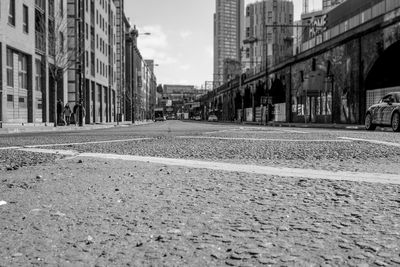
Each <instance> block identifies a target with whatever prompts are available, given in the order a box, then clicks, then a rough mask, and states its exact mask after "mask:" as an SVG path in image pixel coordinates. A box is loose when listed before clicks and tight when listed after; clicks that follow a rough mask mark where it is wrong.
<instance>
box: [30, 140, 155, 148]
mask: <svg viewBox="0 0 400 267" xmlns="http://www.w3.org/2000/svg"><path fill="white" fill-rule="evenodd" d="M144 140H152V138H133V139H121V140H106V141H93V142H82V143H65V144H46V145H29V146H24V147H26V148H39V147H54V146H74V145H91V144H105V143H122V142H131V141H144Z"/></svg>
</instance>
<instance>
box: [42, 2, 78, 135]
mask: <svg viewBox="0 0 400 267" xmlns="http://www.w3.org/2000/svg"><path fill="white" fill-rule="evenodd" d="M57 3H58V5H57V6H56V7H55V6H54V1H49V10H50V12H49V19H48V21H47V22H46V20H45V19H44V18H43V19H40V20H39V21H37V22H36V27H37V28H38V29H39V31H40V32H41V33H42V34H43V36H46V38H45V41H46V44H48V53H45V60H46V63H47V64H48V66H49V75H50V76H51V78H52V79H53V81H54V88H52V90H54V103H53V105H54V126H55V127H56V126H57V123H58V119H59V118H58V116H57V115H58V114H57V99H58V98H59V97H58V96H57V89H58V86H59V84H60V83H61V82H62V81H63V78H64V76H65V73H66V72H67V71H68V70H77V69H78V67H79V66H78V64H77V63H78V62H81V60H80V59H81V58H82V56H84V52H85V49H84V47H83V44H84V42H83V39H84V34H80V32H79V29H81V28H80V27H79V24H78V23H79V22H78V20H77V19H69V18H68V17H67V14H66V12H65V10H64V7H63V6H60V3H63V2H62V1H61V2H59V1H57ZM46 33H47V35H46ZM81 64H82V62H81ZM81 71H83V69H81ZM49 104H50V103H49ZM50 105H51V104H50Z"/></svg>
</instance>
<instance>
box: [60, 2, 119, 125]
mask: <svg viewBox="0 0 400 267" xmlns="http://www.w3.org/2000/svg"><path fill="white" fill-rule="evenodd" d="M67 5H68V9H67V12H68V27H69V29H71V31H70V32H69V35H68V39H69V41H68V44H69V46H70V48H73V47H77V49H76V51H75V56H73V57H71V58H70V60H73V61H74V62H73V63H72V64H71V68H70V70H69V71H68V89H67V92H68V102H70V103H72V106H73V105H75V104H76V103H77V102H78V101H79V100H80V99H81V100H82V101H83V104H84V106H85V109H86V117H85V119H84V121H85V122H86V123H99V122H113V121H115V114H116V106H115V105H116V83H115V75H114V70H115V64H114V54H115V51H116V48H115V42H114V32H115V22H114V19H115V14H116V7H115V5H114V3H113V2H112V1H110V0H102V1H96V0H88V1H80V0H67Z"/></svg>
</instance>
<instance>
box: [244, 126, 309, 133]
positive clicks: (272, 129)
mask: <svg viewBox="0 0 400 267" xmlns="http://www.w3.org/2000/svg"><path fill="white" fill-rule="evenodd" d="M238 129H239V130H250V131H251V130H257V131H262V132H287V133H301V134H308V133H310V132H305V131H299V130H287V129H282V128H280V127H279V128H278V127H268V128H267V127H239V128H238Z"/></svg>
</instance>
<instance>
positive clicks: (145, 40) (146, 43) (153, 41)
mask: <svg viewBox="0 0 400 267" xmlns="http://www.w3.org/2000/svg"><path fill="white" fill-rule="evenodd" d="M147 32H148V33H150V34H151V35H139V38H138V44H139V46H140V47H143V48H144V47H151V48H165V47H168V45H169V43H168V38H167V34H166V33H165V32H164V30H163V28H162V27H161V25H147V26H143V27H139V34H141V33H147Z"/></svg>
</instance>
